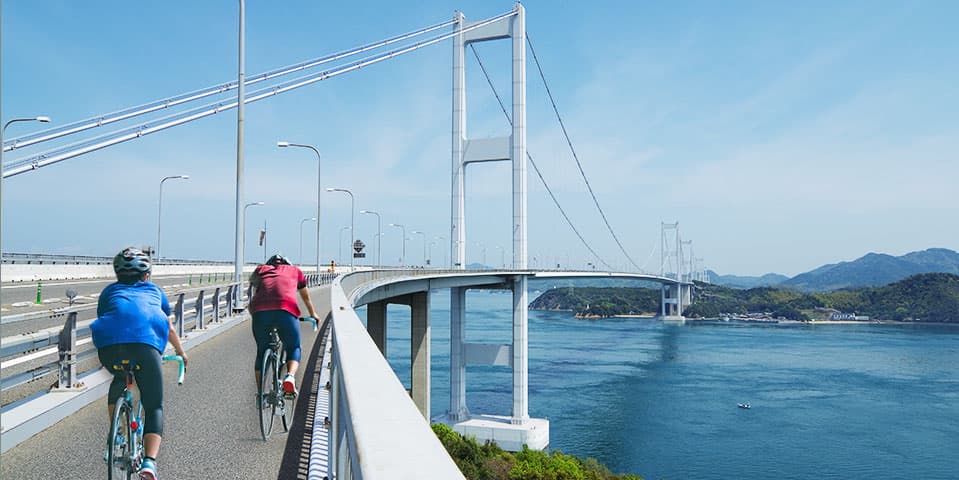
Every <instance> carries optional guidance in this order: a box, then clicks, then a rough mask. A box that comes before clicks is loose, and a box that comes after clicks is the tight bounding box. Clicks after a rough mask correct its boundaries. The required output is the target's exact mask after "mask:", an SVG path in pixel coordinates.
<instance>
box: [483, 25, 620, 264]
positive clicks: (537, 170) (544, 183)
mask: <svg viewBox="0 0 959 480" xmlns="http://www.w3.org/2000/svg"><path fill="white" fill-rule="evenodd" d="M470 49H471V50H473V56H474V57H476V62H477V63H478V64H479V66H480V70H482V71H483V75H484V76H486V83H488V84H489V88H490V90H492V91H493V96H495V97H496V101H497V102H499V108H500V109H501V110H502V111H503V115H505V116H506V121H507V122H509V124H510V126H512V125H513V119H512V118H510V116H509V112H507V111H506V105H505V104H503V99H502V98H500V96H499V92H497V91H496V87H494V86H493V81H492V80H491V79H490V76H489V73H488V72H487V71H486V66H485V65H483V60H482V59H480V56H479V53H477V52H476V46H475V45H473V44H472V43H471V44H470ZM526 158H528V159H529V163H530V165H532V166H533V170H535V171H536V176H538V177H539V180H540V181H541V182H543V186H544V187H546V193H549V198H551V199H553V204H555V205H556V208H557V209H559V213H561V214H563V218H564V219H566V224H567V225H569V228H571V229H572V230H573V233H575V234H576V236H577V237H579V241H580V242H583V246H585V247H586V249H587V250H589V252H590V253H592V254H593V256H594V257H596V260H599V262H600V263H602V264H603V265H605V266H606V268H608V269H610V270H613V267H612V266H611V265H610V264H608V263H606V261H605V260H603V258H602V257H600V256H599V254H598V253H596V251H595V250H593V247H592V246H590V244H589V242H587V241H586V239H585V238H583V235H582V234H581V233H579V230H577V229H576V226H575V225H573V221H572V220H570V218H569V215H567V214H566V210H564V209H563V206H562V205H560V204H559V200H557V199H556V195H553V190H552V189H551V188H549V184H548V183H546V179H545V178H543V174H542V173H541V172H540V171H539V167H537V166H536V162H534V161H533V156H532V155H530V153H529V151H528V150H527V151H526Z"/></svg>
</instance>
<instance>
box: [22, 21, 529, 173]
mask: <svg viewBox="0 0 959 480" xmlns="http://www.w3.org/2000/svg"><path fill="white" fill-rule="evenodd" d="M513 15H516V12H514V11H510V12H507V13H504V14H502V15H498V16H496V17H492V18H488V19H486V20H482V21H479V22H476V23H474V24H472V25H470V26H469V27H466V28H463V29H461V30H457V31H454V32H451V33H448V34H443V35H439V36H436V37H433V38H431V39H429V40H423V41H421V42H417V43H414V44H412V45H409V46H406V47H403V48H399V49H396V50H391V51H389V52H385V53H382V54H377V55H373V56H370V57H366V58H364V59H361V60H357V61H355V62H352V63H348V64H346V65H343V66H340V67H338V68H334V69H331V70H327V71H324V72H320V73H316V74H312V75H307V76H304V77H300V78H298V79H295V80H291V81H288V82H286V83H281V84H278V85H274V86H272V87H266V88H262V89H260V90H257V91H256V92H253V94H252V95H250V96H248V97H246V99H245V100H244V102H243V103H244V104H247V103H253V102H256V101H259V100H263V99H265V98H269V97H272V96H275V95H278V94H280V93H285V92H288V91H290V90H294V89H297V88H301V87H304V86H307V85H310V84H313V83H316V82H319V81H322V80H326V79H327V78H331V77H335V76H337V75H342V74H344V73H348V72H351V71H354V70H358V69H360V68H363V67H366V66H369V65H373V64H375V63H379V62H382V61H385V60H389V59H391V58H394V57H397V56H400V55H403V54H406V53H410V52H412V51H415V50H418V49H420V48H424V47H428V46H430V45H434V44H436V43H439V42H442V41H444V40H448V39H450V38H453V37H454V36H456V35H460V34H463V33H466V32H469V31H472V30H475V29H478V28H482V27H484V26H486V25H489V24H491V23H493V22H496V21H499V20H502V19H503V18H507V17H510V16H513ZM236 106H237V102H236V101H235V100H234V101H229V102H228V101H222V102H216V103H212V104H208V105H205V106H203V107H199V108H196V109H193V110H189V111H187V112H183V113H179V114H175V115H171V116H167V117H164V118H161V119H159V120H157V121H159V122H164V123H160V124H158V125H154V126H150V124H149V123H145V124H141V125H138V126H134V127H130V128H126V129H123V130H118V131H115V132H112V133H109V134H106V135H103V136H100V137H95V138H93V139H90V140H87V141H81V142H77V143H74V144H71V145H67V146H65V147H61V148H59V149H55V150H50V151H46V152H41V153H38V154H35V155H32V156H28V157H23V158H19V159H17V160H14V161H13V162H11V163H10V168H9V169H8V168H7V167H6V166H4V171H3V178H7V177H12V176H15V175H19V174H21V173H26V172H29V171H32V170H36V169H39V168H42V167H46V166H49V165H52V164H54V163H59V162H62V161H64V160H68V159H70V158H73V157H77V156H80V155H83V154H86V153H90V152H93V151H96V150H100V149H103V148H106V147H109V146H112V145H116V144H119V143H123V142H127V141H129V140H133V139H136V138H140V137H143V136H146V135H150V134H152V133H156V132H158V131H162V130H166V129H168V128H172V127H175V126H177V125H182V124H184V123H188V122H191V121H193V120H198V119H200V118H204V117H208V116H211V115H214V114H217V113H219V112H222V111H225V110H230V109H232V108H236Z"/></svg>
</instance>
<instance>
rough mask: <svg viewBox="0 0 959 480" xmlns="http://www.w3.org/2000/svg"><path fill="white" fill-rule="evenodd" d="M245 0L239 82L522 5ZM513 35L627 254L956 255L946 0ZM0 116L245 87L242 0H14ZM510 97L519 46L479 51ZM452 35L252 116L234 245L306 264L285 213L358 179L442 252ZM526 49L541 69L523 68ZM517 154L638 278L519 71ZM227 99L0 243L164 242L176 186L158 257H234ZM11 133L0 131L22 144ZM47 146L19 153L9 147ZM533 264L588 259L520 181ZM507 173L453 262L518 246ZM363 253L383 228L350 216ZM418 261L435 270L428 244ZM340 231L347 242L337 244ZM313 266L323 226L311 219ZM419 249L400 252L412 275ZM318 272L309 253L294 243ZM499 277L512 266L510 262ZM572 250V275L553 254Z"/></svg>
mask: <svg viewBox="0 0 959 480" xmlns="http://www.w3.org/2000/svg"><path fill="white" fill-rule="evenodd" d="M247 3H248V5H247V60H246V65H247V68H246V71H247V74H254V73H257V72H263V71H266V70H270V69H273V68H277V67H280V66H284V65H288V64H292V63H296V62H299V61H302V60H306V59H310V58H315V57H319V56H322V55H324V54H328V53H333V52H335V51H339V50H342V49H345V48H349V47H353V46H358V45H362V44H365V43H369V42H373V41H376V40H380V39H384V38H387V37H389V36H392V35H395V34H399V33H404V32H407V31H410V30H414V29H416V28H419V27H423V26H426V25H431V24H433V23H438V22H441V21H444V20H446V19H448V18H450V17H451V16H452V14H453V12H454V11H455V10H461V11H463V12H464V13H465V14H466V15H467V18H468V19H469V20H478V19H482V18H486V17H490V16H493V15H496V14H499V13H502V12H505V11H508V10H509V9H510V8H511V7H512V3H511V2H492V1H469V2H430V1H424V2H363V3H362V4H358V5H355V4H353V3H352V2H315V1H286V2H262V1H255V0H249V1H248V2H247ZM524 5H525V6H526V8H527V19H528V20H527V21H528V23H527V30H528V32H529V34H530V36H531V39H532V41H533V44H534V46H535V48H536V50H537V54H538V55H539V57H540V60H541V62H542V63H543V67H544V69H545V71H546V75H547V79H548V80H549V82H550V87H551V89H552V91H553V94H554V95H555V97H556V100H557V102H558V104H559V108H560V111H561V113H562V114H563V117H564V121H565V122H566V125H567V127H568V129H569V131H570V133H571V135H572V138H573V142H574V145H575V146H576V149H577V152H578V153H579V156H580V159H581V160H582V161H583V168H584V169H585V171H586V173H587V175H588V176H589V179H590V182H591V183H592V185H593V187H594V189H595V190H596V192H597V196H598V198H599V200H600V202H601V204H602V205H603V206H604V208H605V209H606V211H607V214H608V216H609V219H610V221H611V223H612V225H613V227H614V228H615V229H616V231H617V233H618V234H619V235H620V237H621V239H623V240H624V244H625V246H626V248H627V250H628V251H629V252H630V255H631V256H632V257H633V258H634V259H635V260H636V261H637V262H638V263H640V264H641V265H643V266H645V267H647V268H648V269H651V270H656V269H658V251H655V250H654V249H655V248H657V247H658V244H659V233H660V232H659V225H660V222H661V221H666V222H672V221H677V220H678V221H679V222H680V228H681V231H682V234H683V237H684V238H685V239H690V240H692V241H693V247H694V249H695V253H696V256H698V257H703V258H704V259H705V260H706V263H707V266H708V267H709V268H712V269H714V270H716V271H718V272H720V273H735V274H761V273H764V272H779V273H783V274H787V275H794V274H797V273H801V272H803V271H806V270H809V269H812V268H815V267H817V266H819V265H821V264H824V263H832V262H836V261H842V260H850V259H853V258H856V257H859V256H861V255H863V254H865V253H867V252H870V251H873V252H883V253H890V254H896V255H899V254H903V253H906V252H909V251H913V250H920V249H925V248H929V247H946V248H951V249H959V222H956V221H955V219H956V218H959V191H957V189H956V179H957V178H959V161H957V160H959V158H957V157H959V154H957V152H959V115H957V114H956V112H957V111H959V81H957V80H959V62H957V61H956V58H959V55H957V54H959V38H957V37H959V33H956V30H955V25H954V19H955V18H959V4H956V3H955V2H945V1H944V2H932V1H923V2H873V1H862V2H803V3H800V4H790V3H786V2H707V1H703V2H668V3H667V2H595V3H592V4H589V5H587V4H572V3H557V2H543V1H530V2H526V3H524ZM2 8H3V10H2V41H3V43H2V62H3V70H2V75H3V77H2V115H3V118H4V119H8V118H12V117H14V116H26V115H49V116H50V117H52V118H53V123H52V124H50V125H51V126H53V125H57V124H63V123H67V122H71V121H76V120H80V119H84V118H88V117H91V116H94V115H98V114H103V113H109V112H112V111H115V110H119V109H121V108H125V107H129V106H133V105H138V104H141V103H145V102H148V101H151V100H155V99H159V98H163V97H167V96H172V95H176V94H179V93H183V92H187V91H190V90H194V89H198V88H200V87H205V86H209V85H214V84H218V83H221V82H226V81H230V80H232V79H235V77H236V48H237V45H236V43H237V41H236V15H237V5H236V3H235V2H232V1H226V0H218V1H205V2H194V1H185V0H170V1H165V2H146V3H142V2H137V3H131V2H125V1H107V0H104V1H96V2H83V3H81V2H72V1H66V0H64V1H46V0H38V1H31V2H26V1H7V2H4V3H3V5H2ZM477 49H478V50H479V52H480V55H481V56H482V57H483V61H484V63H486V64H487V66H488V67H489V68H490V70H491V71H492V73H493V75H494V83H495V84H496V86H497V88H498V89H499V90H500V91H501V92H502V93H503V94H506V93H507V88H508V86H509V80H510V79H509V70H508V67H509V63H508V55H509V43H508V42H503V41H501V42H495V43H488V44H481V45H478V46H477ZM450 61H451V44H449V43H444V44H442V45H437V46H433V47H429V48H427V49H423V50H420V51H418V52H416V53H413V54H411V55H407V56H404V57H402V58H399V59H395V60H393V61H390V62H386V63H381V64H378V65H375V66H371V67H368V68H364V69H361V70H359V71H357V72H354V73H351V74H348V75H344V76H341V77H336V78H334V79H331V80H327V81H323V82H320V83H318V84H315V85H313V86H310V87H307V88H304V89H300V90H297V91H294V92H290V93H287V94H284V95H281V96H279V97H276V98H274V99H272V100H267V101H264V102H259V103H256V104H252V105H248V106H247V109H246V130H245V131H246V142H245V143H246V150H245V151H246V164H247V170H246V197H247V200H248V201H258V200H261V201H265V202H266V205H264V206H262V207H253V208H250V210H249V215H248V219H247V223H248V227H247V235H246V238H247V244H248V249H247V250H248V255H247V258H248V259H250V260H254V259H257V258H259V256H260V255H262V251H260V250H258V249H257V247H255V237H256V233H257V230H258V227H259V226H262V224H263V222H264V220H265V221H266V223H267V229H268V231H269V233H268V246H269V247H270V250H281V251H283V252H286V253H287V254H288V255H291V256H293V257H294V259H295V258H296V257H297V256H298V246H299V240H298V235H299V225H300V220H301V219H303V218H309V217H312V216H314V215H315V198H316V193H315V192H316V190H315V189H316V185H315V183H316V182H315V178H316V170H315V168H316V161H315V160H314V159H313V158H312V153H311V152H308V151H306V150H296V149H282V150H281V149H278V148H276V146H275V145H276V141H278V140H289V141H293V142H300V143H311V144H314V145H316V146H317V148H319V149H320V150H321V151H322V152H323V188H326V187H345V188H350V189H351V190H353V191H354V193H355V194H356V198H357V205H356V208H357V210H359V209H370V210H376V211H379V212H381V213H382V216H383V229H384V232H385V233H386V235H385V236H384V237H383V245H382V252H383V257H384V260H385V261H388V262H397V261H398V260H399V256H400V249H401V236H400V232H399V230H398V229H395V228H389V227H387V226H386V224H387V223H390V222H395V223H402V224H405V225H407V230H412V229H418V230H423V231H426V232H428V233H429V235H430V236H431V237H434V236H439V235H443V236H446V237H448V230H449V208H450V200H449V195H450V191H449V174H450V124H451V120H450V118H451V113H450V109H451V92H450V83H451V71H450V68H451V67H450ZM530 61H532V59H531V58H530ZM528 79H529V87H528V94H527V95H528V103H529V112H528V124H529V134H528V137H529V149H530V153H531V154H532V155H533V156H534V158H535V159H536V161H537V164H538V165H539V166H540V168H541V169H542V171H543V174H544V176H545V177H546V179H547V181H549V182H550V185H551V186H552V187H553V188H554V191H555V193H556V194H557V196H558V197H559V199H560V202H562V204H563V205H564V207H565V208H567V210H568V212H569V213H570V215H571V217H572V218H573V220H574V222H575V223H576V225H577V227H578V228H579V229H580V230H581V231H582V232H584V234H585V236H586V237H587V239H588V240H589V241H590V243H591V244H592V245H594V247H595V248H596V249H597V251H599V252H600V253H601V255H602V256H603V257H604V259H605V260H606V261H608V262H610V263H612V264H614V265H618V266H623V267H625V265H626V260H625V258H624V257H623V256H622V254H620V253H619V251H618V249H617V248H616V245H615V243H614V242H613V240H612V238H611V237H610V236H609V234H608V233H607V232H606V230H605V227H604V225H603V223H602V220H601V219H600V217H599V215H598V214H597V213H596V210H595V208H594V207H593V205H592V202H591V200H590V198H589V195H588V193H587V192H586V189H585V187H584V186H583V183H582V180H581V179H580V178H579V174H578V171H577V169H576V166H575V163H574V161H573V159H572V157H571V155H570V153H569V151H568V150H567V148H566V144H565V140H564V139H563V137H562V134H561V131H560V130H559V127H558V124H557V123H556V120H555V118H553V114H552V111H551V109H550V106H549V103H548V99H547V97H546V95H545V91H544V89H543V87H542V85H541V84H540V82H539V79H538V75H537V73H536V71H535V66H534V65H533V64H532V63H530V65H529V70H528ZM467 92H468V93H467V94H468V119H467V125H468V126H467V128H468V131H469V135H470V136H471V137H474V138H477V137H489V136H500V135H503V134H505V133H506V132H507V124H506V123H505V120H504V119H503V117H502V113H501V112H500V111H499V107H498V106H497V105H496V103H495V99H494V98H493V96H492V95H491V94H490V92H489V88H488V86H487V85H486V81H485V79H484V78H483V76H482V73H481V72H480V70H479V68H478V67H477V64H476V62H475V59H473V58H472V56H471V55H470V56H469V58H468V63H467ZM235 122H236V117H235V113H234V111H230V112H226V113H222V114H218V115H216V116H213V117H210V118H207V119H204V120H200V121H198V122H194V123H191V124H189V125H186V126H181V127H177V128H175V129H171V130H168V131H166V132H162V133H159V134H156V135H153V136H150V137H145V138H142V139H139V140H137V141H133V142H128V143H126V144H123V145H120V146H116V147H113V148H110V149H106V150H101V151H99V152H95V153H92V154H88V155H85V156H82V157H78V158H75V159H72V160H68V161H66V162H63V163H60V164H57V165H54V166H50V167H47V168H43V169H40V170H37V171H34V172H30V173H27V174H24V175H19V176H16V177H12V178H9V179H7V180H5V181H4V189H3V194H4V199H3V200H4V201H3V248H4V250H5V251H9V252H49V253H70V254H92V255H110V254H112V253H114V252H115V251H117V250H119V249H120V248H121V247H122V246H124V245H127V244H133V245H148V244H153V243H155V237H156V221H157V219H156V216H157V215H156V214H157V193H158V184H159V180H160V179H161V178H162V177H163V176H166V175H176V174H189V175H190V176H191V179H190V180H188V181H176V182H174V181H170V182H167V183H166V184H165V186H164V198H163V212H164V218H163V240H162V246H163V250H164V252H165V253H164V255H171V256H175V257H181V258H213V259H232V258H233V215H234V214H233V202H234V190H233V189H234V181H235V135H236V126H235ZM37 127H39V125H31V124H16V125H14V126H11V128H10V129H8V130H7V134H6V138H8V139H9V138H14V137H17V136H19V135H22V134H25V133H28V132H32V131H35V130H36V129H37ZM43 150H45V148H37V149H23V150H17V151H14V152H8V153H7V154H6V155H5V157H4V158H5V160H6V161H9V160H11V159H16V158H20V157H22V156H24V155H27V154H32V153H36V152H39V151H43ZM529 186H530V194H529V211H530V215H531V219H530V232H529V238H530V255H531V257H537V259H538V261H539V262H542V263H547V262H548V263H553V262H555V261H559V262H560V263H563V264H566V263H567V261H569V262H570V263H572V264H574V265H576V264H578V265H582V264H584V263H585V262H587V261H593V259H591V258H590V257H589V255H588V252H586V250H585V249H584V248H583V247H582V246H581V245H580V243H579V241H578V240H577V239H576V238H575V236H574V235H573V234H572V233H571V231H570V230H569V228H568V227H567V226H566V225H565V224H564V223H563V220H562V217H561V216H560V214H559V213H558V212H557V211H556V209H555V208H554V207H553V205H552V203H551V201H550V200H549V198H548V196H547V195H546V193H545V191H544V189H543V188H542V186H541V185H540V183H539V180H538V178H537V177H536V176H535V174H534V173H533V171H532V170H530V177H529ZM509 189H510V181H509V169H508V166H507V165H505V164H503V165H500V164H491V165H483V166H479V167H477V168H476V169H475V170H472V171H471V172H470V177H469V179H468V185H467V191H468V195H469V198H468V200H467V218H468V224H467V236H468V240H469V242H470V246H469V249H468V257H469V261H471V262H472V261H480V260H482V258H481V256H482V247H481V246H480V245H479V243H482V245H483V246H485V249H486V263H487V264H491V265H494V264H498V263H499V262H500V253H499V250H498V248H497V246H503V247H507V248H509V245H510V214H511V207H510V196H509V191H510V190H509ZM322 220H323V230H324V233H323V239H322V250H323V252H322V257H323V258H324V259H326V260H328V259H329V258H338V256H339V253H338V252H337V250H338V247H339V246H340V243H341V242H340V241H339V239H338V235H339V233H340V230H341V227H342V226H345V225H349V223H350V219H349V199H348V197H347V196H346V195H342V194H328V193H326V192H325V191H324V192H323V212H322ZM356 225H357V237H358V238H361V239H362V240H363V241H364V242H366V243H367V244H369V245H372V244H373V243H374V242H373V234H374V233H375V230H376V223H375V217H372V216H367V215H359V214H357V218H356ZM436 242H437V245H435V246H433V247H432V250H433V252H432V253H433V255H432V256H433V259H434V262H436V263H439V262H441V261H442V258H443V254H442V251H443V250H444V249H446V244H445V242H443V241H440V240H437V241H436ZM342 243H344V244H345V243H346V242H345V241H344V242H342ZM303 245H304V250H305V251H306V252H312V251H313V248H314V245H315V243H314V234H313V233H311V228H310V227H309V226H308V227H306V228H305V233H304V236H303ZM422 250H423V243H422V237H420V236H418V235H411V240H409V241H408V242H407V261H408V263H420V262H421V259H422V256H423V254H422ZM304 256H305V257H306V258H312V254H309V255H308V254H304ZM505 256H506V260H507V262H509V252H506V255H505ZM567 259H568V260H567Z"/></svg>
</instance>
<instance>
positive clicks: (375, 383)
mask: <svg viewBox="0 0 959 480" xmlns="http://www.w3.org/2000/svg"><path fill="white" fill-rule="evenodd" d="M437 273H441V272H438V271H436V270H432V271H430V270H425V271H419V272H416V271H409V270H404V271H396V272H388V271H375V272H357V273H353V274H348V275H344V276H341V277H338V278H337V279H335V280H334V281H333V284H332V287H331V289H330V299H331V303H332V310H331V315H332V322H333V329H332V333H331V335H332V339H333V342H332V343H333V352H332V354H333V355H332V356H333V361H332V367H331V368H332V370H331V392H330V395H331V404H332V407H331V408H332V415H331V417H332V429H331V430H330V432H331V434H332V436H333V438H331V439H330V442H329V445H330V449H331V452H330V455H329V458H330V460H331V463H332V465H330V470H331V471H334V472H335V474H336V477H335V478H338V479H366V480H380V479H391V480H393V479H427V480H429V479H437V480H440V479H442V480H448V479H457V478H464V477H463V474H462V473H461V472H460V470H459V468H458V467H457V466H456V463H454V462H453V459H452V458H450V456H449V454H448V453H447V452H446V449H445V448H444V447H443V444H442V443H440V441H439V439H438V438H437V437H436V435H435V434H434V433H433V430H432V429H431V428H430V425H429V422H428V421H427V420H426V419H424V418H423V415H422V414H421V413H420V411H419V410H418V409H417V408H416V405H415V404H414V403H413V400H412V399H411V398H410V396H409V394H408V393H407V392H406V389H405V388H404V387H403V384H402V383H401V382H400V380H399V379H398V378H397V377H396V375H395V374H394V373H393V369H392V368H391V367H390V365H389V363H387V361H386V359H385V358H384V357H383V355H382V354H381V353H380V351H379V349H378V348H377V347H376V345H375V344H374V343H373V340H372V339H371V338H370V336H369V334H368V333H367V332H366V329H365V328H364V327H363V324H362V322H361V321H360V319H359V317H358V316H357V315H356V312H355V311H354V310H353V303H352V299H353V298H355V295H356V294H357V293H358V292H359V291H360V290H361V289H360V287H362V286H363V284H364V283H367V282H369V281H377V280H383V279H385V278H389V277H395V278H400V277H410V276H418V275H435V274H437ZM458 273H462V271H458ZM320 423H321V424H322V422H320ZM316 448H326V445H325V444H322V445H316ZM312 457H313V454H312V452H311V458H312ZM311 470H312V469H311ZM310 478H311V479H312V478H313V477H310Z"/></svg>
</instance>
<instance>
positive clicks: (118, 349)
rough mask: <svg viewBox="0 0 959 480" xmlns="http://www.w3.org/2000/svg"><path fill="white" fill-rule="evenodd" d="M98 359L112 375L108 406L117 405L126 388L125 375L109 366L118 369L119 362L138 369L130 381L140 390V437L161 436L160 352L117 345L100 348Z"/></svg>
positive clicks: (143, 345) (148, 346) (161, 389)
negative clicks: (141, 422)
mask: <svg viewBox="0 0 959 480" xmlns="http://www.w3.org/2000/svg"><path fill="white" fill-rule="evenodd" d="M97 356H98V357H100V363H101V364H102V365H103V366H104V367H105V368H106V369H107V371H109V372H110V373H112V374H113V382H112V383H110V393H109V394H107V404H109V405H114V404H116V403H117V399H119V398H120V394H121V393H123V389H124V387H126V386H127V382H126V377H125V376H124V373H123V372H122V371H117V370H114V369H113V368H112V365H119V364H120V361H121V360H129V361H130V362H131V363H135V364H136V365H139V366H140V369H139V370H134V372H133V377H134V379H136V385H137V388H139V389H140V402H141V403H142V404H143V415H144V417H146V418H145V419H144V420H143V433H145V434H146V433H155V434H157V435H163V371H162V370H161V369H160V364H161V363H162V360H161V359H160V352H159V351H157V349H155V348H153V347H152V346H150V345H146V344H143V343H118V344H116V345H110V346H108V347H103V348H101V349H100V350H99V351H98V352H97Z"/></svg>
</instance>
